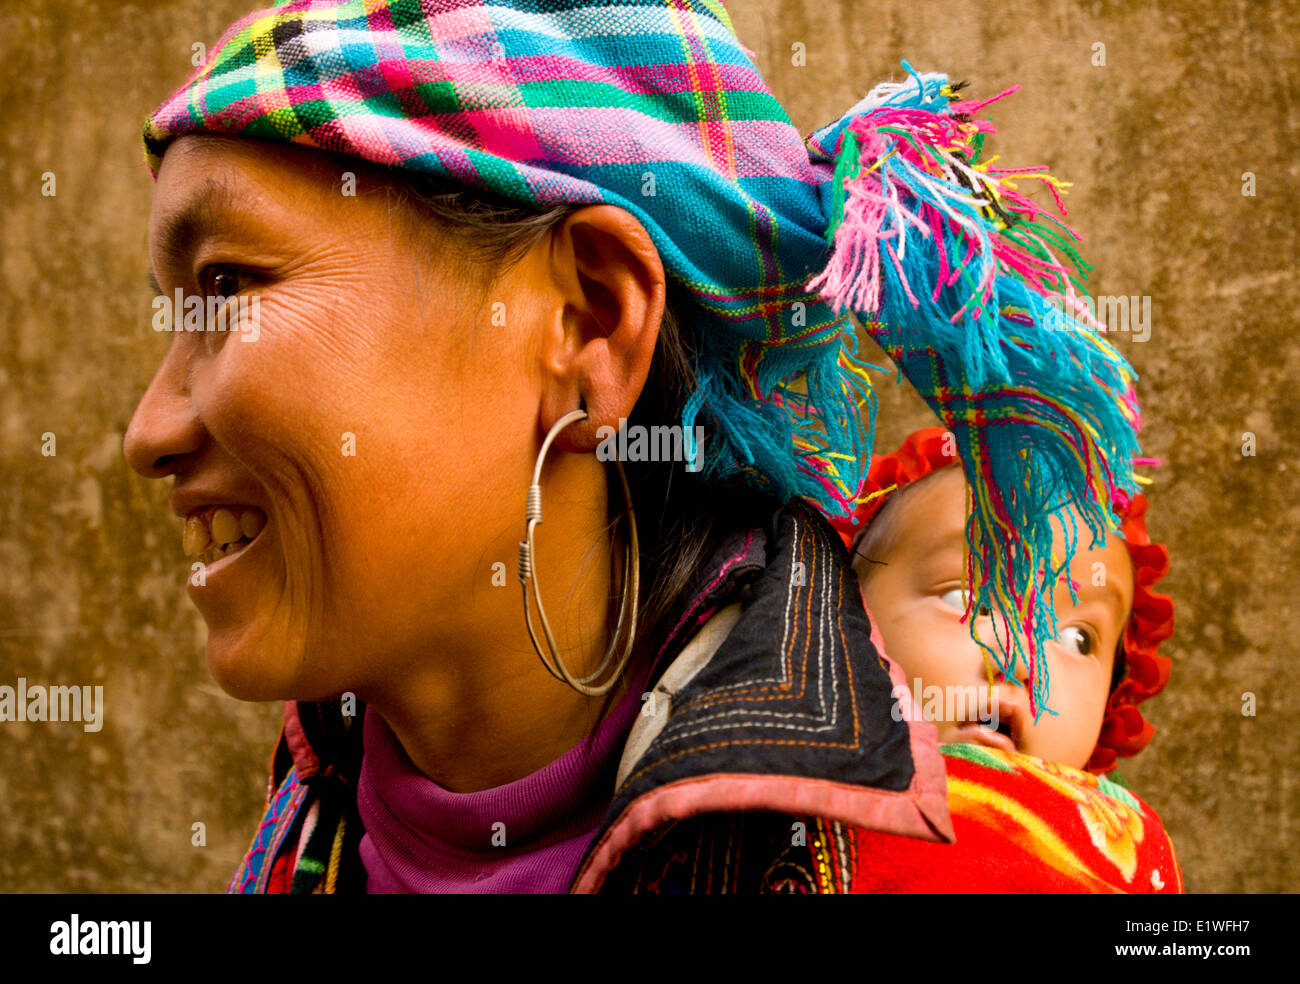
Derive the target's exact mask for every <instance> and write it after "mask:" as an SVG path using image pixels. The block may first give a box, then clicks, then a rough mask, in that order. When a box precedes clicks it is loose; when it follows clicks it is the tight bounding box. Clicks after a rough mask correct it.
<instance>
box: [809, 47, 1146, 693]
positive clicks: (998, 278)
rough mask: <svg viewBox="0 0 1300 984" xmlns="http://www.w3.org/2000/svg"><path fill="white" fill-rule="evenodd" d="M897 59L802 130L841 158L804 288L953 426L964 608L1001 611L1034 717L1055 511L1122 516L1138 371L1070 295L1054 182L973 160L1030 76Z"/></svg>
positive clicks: (1049, 626)
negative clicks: (987, 81) (942, 70)
mask: <svg viewBox="0 0 1300 984" xmlns="http://www.w3.org/2000/svg"><path fill="white" fill-rule="evenodd" d="M903 67H904V68H905V69H906V70H907V72H908V73H909V75H911V80H910V81H908V82H903V83H887V84H884V85H881V86H877V87H876V89H874V90H873V91H872V93H871V94H870V95H868V97H867V98H866V99H864V100H863V101H862V102H861V103H859V104H858V106H856V107H854V109H853V110H851V111H850V112H849V113H848V114H846V116H845V117H843V118H842V119H841V120H839V121H838V122H837V123H835V124H832V125H831V126H829V127H826V128H824V129H822V130H820V131H818V132H816V133H814V134H813V135H812V136H811V137H810V138H809V146H810V149H811V150H812V151H813V154H814V159H817V156H818V155H819V154H820V155H822V156H823V159H824V160H827V161H833V163H834V177H833V179H832V181H831V182H830V186H829V188H828V189H827V194H828V196H829V202H828V213H829V220H830V221H829V228H828V231H827V239H828V242H829V243H830V244H831V246H832V248H833V252H832V255H831V259H830V262H829V264H828V265H827V267H826V268H825V270H824V271H822V272H821V273H820V274H819V275H818V276H816V277H814V278H813V280H812V281H810V282H809V283H808V285H807V287H808V289H809V290H817V291H819V292H820V293H821V295H822V296H823V297H824V298H825V299H826V300H827V301H828V302H829V303H830V304H831V305H832V307H833V308H834V309H835V310H836V311H837V312H843V311H852V312H853V313H854V314H856V315H857V316H858V317H859V318H860V319H861V320H862V322H863V323H864V326H865V327H866V329H867V331H868V332H869V333H870V334H871V335H872V337H873V338H874V339H875V340H876V341H877V342H878V343H879V344H880V346H881V348H883V349H884V351H885V352H886V353H887V354H888V355H889V356H890V358H891V359H893V361H894V363H895V365H896V366H897V367H898V369H899V371H900V373H901V375H902V376H905V377H906V378H907V379H908V380H909V381H910V382H911V383H912V384H913V385H914V386H915V387H916V389H917V390H918V391H919V392H920V394H921V395H922V397H924V398H925V400H926V402H927V403H928V404H929V406H930V407H931V409H932V410H933V411H934V412H935V413H936V414H937V415H938V416H939V418H940V419H941V420H942V421H943V423H944V425H945V426H946V427H947V428H948V429H949V430H950V431H951V432H952V433H953V435H954V438H955V444H956V448H957V453H958V455H959V457H960V459H961V462H962V467H963V469H964V471H965V474H966V478H967V480H968V482H969V484H970V486H971V490H972V502H971V513H970V517H969V521H968V524H967V529H966V537H967V543H968V546H969V560H968V567H967V577H968V579H969V583H970V584H971V585H972V586H973V588H972V590H971V591H970V593H969V596H968V607H967V611H966V617H967V618H969V617H970V615H971V613H972V612H977V611H979V610H980V608H987V609H988V610H989V611H990V612H991V613H994V620H993V621H994V626H995V636H996V639H995V640H994V641H995V642H996V643H997V645H996V646H991V645H989V641H988V640H983V639H980V638H979V637H978V635H977V634H976V631H975V624H974V621H973V620H972V623H971V633H972V637H974V638H975V639H976V641H977V642H978V643H979V644H980V645H981V647H982V648H983V649H984V650H985V652H987V653H988V654H989V655H990V657H991V658H992V660H993V661H994V663H996V665H997V666H998V668H999V669H1000V670H1001V671H1002V672H1003V673H1005V674H1007V676H1008V677H1010V678H1012V679H1014V678H1015V670H1016V667H1017V666H1018V665H1019V664H1020V661H1021V660H1024V661H1025V664H1026V665H1027V666H1028V668H1029V679H1030V689H1031V695H1032V696H1031V707H1033V710H1034V714H1035V718H1036V719H1037V716H1038V715H1039V714H1040V713H1043V712H1044V711H1045V712H1047V713H1054V712H1052V711H1051V709H1050V708H1049V707H1047V701H1048V699H1049V694H1050V689H1049V680H1048V675H1047V672H1046V667H1045V665H1044V664H1043V662H1042V660H1041V659H1040V658H1039V655H1040V654H1041V653H1042V651H1043V646H1044V644H1045V643H1046V642H1047V641H1049V640H1051V639H1053V638H1055V636H1056V635H1057V631H1058V630H1057V625H1056V617H1055V611H1054V604H1053V599H1054V595H1055V587H1056V585H1057V584H1058V582H1059V580H1060V578H1061V577H1062V576H1063V574H1064V572H1066V571H1067V570H1068V566H1069V563H1070V559H1071V557H1072V556H1073V555H1074V552H1075V550H1076V548H1077V546H1078V532H1079V531H1078V530H1077V529H1075V528H1074V524H1072V523H1070V524H1067V527H1066V529H1065V545H1066V550H1065V555H1064V556H1063V557H1054V556H1053V552H1052V545H1053V529H1052V522H1051V517H1052V516H1053V514H1054V513H1057V512H1059V511H1060V510H1061V509H1062V508H1064V507H1067V506H1074V507H1075V508H1077V509H1078V511H1079V513H1080V515H1081V517H1082V519H1083V522H1084V524H1085V525H1086V526H1087V527H1088V529H1089V531H1090V533H1091V534H1092V536H1093V538H1094V540H1095V539H1096V538H1098V537H1100V536H1103V535H1104V534H1105V532H1106V531H1113V530H1116V529H1117V523H1116V520H1115V518H1114V515H1113V513H1112V511H1111V509H1110V503H1111V501H1112V496H1113V495H1114V494H1115V493H1116V491H1117V490H1118V491H1121V492H1135V491H1136V490H1137V486H1136V483H1135V481H1134V478H1133V459H1134V457H1135V456H1136V455H1137V454H1138V453H1139V451H1138V443H1137V430H1138V427H1139V426H1140V419H1139V417H1138V410H1137V401H1136V397H1135V395H1134V392H1133V385H1132V384H1133V380H1134V379H1135V378H1136V376H1135V374H1134V373H1133V370H1132V369H1131V368H1130V366H1129V365H1128V363H1127V362H1126V361H1125V360H1124V359H1123V357H1121V356H1120V355H1119V353H1118V352H1116V351H1115V350H1114V349H1113V348H1112V347H1111V346H1110V344H1109V343H1108V342H1107V341H1106V340H1105V339H1104V338H1103V337H1102V335H1101V332H1103V331H1104V330H1105V329H1104V327H1102V326H1101V325H1099V324H1098V323H1097V322H1096V320H1095V318H1093V317H1092V315H1091V313H1090V311H1089V310H1088V308H1087V306H1086V305H1084V304H1083V303H1082V302H1081V301H1080V300H1078V299H1077V298H1076V289H1077V292H1078V293H1082V292H1083V291H1082V283H1081V280H1080V279H1079V278H1080V277H1081V278H1083V279H1086V270H1087V269H1091V268H1090V267H1087V265H1086V264H1085V263H1084V262H1083V260H1082V259H1081V257H1080V256H1079V254H1078V252H1077V250H1076V248H1075V243H1077V242H1078V236H1077V235H1075V233H1074V231H1073V230H1072V229H1070V227H1069V226H1067V225H1065V224H1064V223H1062V222H1060V221H1059V220H1057V219H1056V218H1054V217H1053V216H1051V215H1050V214H1048V213H1047V212H1045V211H1044V210H1042V209H1040V208H1039V206H1038V205H1037V204H1036V203H1035V202H1033V201H1032V200H1031V199H1029V198H1028V197H1027V196H1025V195H1024V194H1022V193H1020V192H1019V191H1017V190H1016V186H1015V181H1016V179H1024V180H1035V181H1041V182H1042V183H1043V184H1044V185H1046V186H1047V187H1048V188H1049V189H1050V191H1051V193H1052V196H1053V199H1054V201H1055V204H1056V206H1057V208H1058V209H1059V210H1060V213H1061V215H1062V216H1064V215H1065V214H1066V211H1065V208H1064V206H1063V205H1062V204H1061V199H1060V194H1061V192H1062V190H1063V185H1062V183H1061V182H1059V181H1057V180H1056V179H1055V178H1053V177H1052V176H1050V175H1048V174H1047V173H1046V169H1045V168H1041V167H1039V168H1020V169H996V168H993V167H991V165H992V164H993V162H994V161H995V160H996V158H993V159H992V160H989V161H987V162H984V163H979V162H978V158H979V154H980V151H981V149H982V145H983V142H984V138H985V136H986V135H987V134H990V133H995V132H996V130H995V128H994V127H993V125H992V123H991V122H988V121H981V120H976V119H973V118H972V114H973V113H975V112H977V111H978V110H979V109H981V108H982V107H983V106H985V105H987V104H988V103H990V102H993V101H995V100H997V99H1000V98H1002V97H1003V96H1005V95H1008V94H1009V93H1011V92H1014V91H1015V90H1016V89H1017V88H1019V87H1018V86H1016V87H1013V88H1011V89H1008V90H1006V91H1005V92H1002V93H1000V94H998V95H997V96H994V97H993V98H991V99H987V100H984V101H983V102H974V101H966V102H957V101H955V100H954V96H955V95H956V93H957V90H958V89H959V88H960V87H961V85H960V84H958V85H956V86H953V85H950V84H949V83H948V79H947V77H946V76H944V75H941V74H938V73H926V74H925V75H919V74H918V73H916V71H915V70H914V69H913V68H912V66H911V65H909V64H908V63H907V62H906V61H905V62H903ZM1058 254H1064V256H1065V257H1066V258H1067V259H1068V260H1069V261H1070V263H1071V264H1072V265H1073V266H1074V267H1075V269H1076V270H1077V275H1076V274H1075V273H1072V272H1071V270H1070V269H1069V268H1067V267H1066V266H1065V265H1064V264H1063V263H1062V262H1061V261H1060V260H1059V259H1058V258H1057V255H1058ZM1067 581H1068V578H1067ZM1071 593H1073V586H1072V585H1071ZM1021 626H1023V627H1024V628H1023V631H1021V630H1020V629H1019V627H1021ZM1013 627H1016V629H1015V630H1013ZM1004 653H1005V654H1006V655H1005V656H1004Z"/></svg>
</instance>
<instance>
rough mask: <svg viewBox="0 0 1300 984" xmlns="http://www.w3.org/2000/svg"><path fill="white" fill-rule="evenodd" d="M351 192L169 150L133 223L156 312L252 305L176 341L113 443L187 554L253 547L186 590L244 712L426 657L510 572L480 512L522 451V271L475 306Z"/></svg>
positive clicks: (447, 273) (315, 157)
mask: <svg viewBox="0 0 1300 984" xmlns="http://www.w3.org/2000/svg"><path fill="white" fill-rule="evenodd" d="M346 188H347V185H346V183H345V181H344V174H343V173H342V172H341V171H340V170H338V165H336V164H334V163H333V162H332V161H331V160H330V159H329V158H328V157H325V156H324V155H320V154H316V153H314V152H311V151H309V150H305V149H302V148H296V147H290V146H279V145H274V144H270V143H262V142H255V141H246V140H232V139H225V138H218V137H206V136H205V137H186V138H182V139H180V140H178V141H176V142H175V143H174V144H173V145H172V146H171V147H170V148H169V149H168V151H167V154H166V156H165V158H164V160H163V163H162V167H161V170H160V171H159V174H158V182H157V188H156V193H155V197H154V202H153V208H152V212H151V215H150V222H149V250H150V257H151V260H152V264H153V270H154V274H155V276H156V277H157V280H158V283H159V285H160V287H161V292H162V294H163V295H165V296H167V297H169V298H174V296H175V293H176V291H177V290H180V291H181V292H182V294H183V296H184V297H186V298H188V297H190V296H191V295H199V296H201V297H205V298H206V297H207V296H211V295H219V296H222V297H234V298H237V300H240V301H244V302H246V306H245V311H246V313H247V312H248V311H249V310H250V309H251V299H252V298H254V297H255V298H256V299H257V308H256V314H257V323H256V326H255V327H256V330H255V331H254V330H252V326H251V325H245V326H241V330H240V331H226V332H214V331H197V332H190V331H185V332H180V331H178V332H176V333H174V334H172V335H171V336H170V348H169V350H168V352H167V354H166V356H165V358H164V360H163V362H162V365H161V366H160V368H159V369H158V372H157V375H156V376H155V377H154V379H153V382H152V383H151V385H150V387H149V389H148V391H147V392H146V394H145V395H144V397H143V398H142V400H141V401H140V405H139V407H138V408H137V409H136V412H135V416H134V418H133V420H132V421H131V425H130V428H129V430H128V432H127V436H126V442H125V449H126V453H127V457H128V459H129V461H130V463H131V465H132V466H133V467H134V468H135V469H136V470H137V471H139V472H140V473H141V474H143V475H146V476H149V477H163V476H166V475H174V476H175V487H174V490H173V492H172V497H171V502H172V507H173V510H174V511H175V512H176V513H177V514H178V515H180V516H181V517H191V516H193V517H194V518H193V519H192V520H191V521H190V524H189V525H190V527H191V529H190V530H189V533H188V536H189V539H190V543H189V544H188V546H189V547H190V548H191V549H198V548H199V546H200V545H201V544H202V543H203V542H204V541H205V540H206V538H207V537H208V536H210V535H212V533H213V532H215V533H216V534H217V535H218V536H219V538H221V539H228V538H231V537H232V536H233V534H234V533H235V532H236V531H238V532H239V534H240V535H241V536H243V537H244V539H247V536H246V534H247V533H248V532H249V531H254V532H256V536H255V538H253V539H252V540H251V542H249V543H248V544H247V545H245V546H243V547H242V548H237V549H236V550H235V551H234V552H231V553H230V554H229V555H227V556H224V557H221V558H220V559H216V560H215V561H213V562H209V563H206V564H205V567H204V570H203V571H202V572H201V573H202V577H201V578H200V577H199V576H198V575H190V578H189V582H190V583H189V587H188V590H189V593H190V595H191V597H192V598H193V600H194V602H195V604H196V605H197V607H198V608H199V610H200V612H201V613H202V615H203V617H204V619H205V620H206V621H207V624H208V628H209V639H208V662H209V664H210V666H211V668H212V671H213V673H214V676H215V677H216V678H217V680H218V682H219V683H220V684H221V685H222V686H223V687H224V688H225V689H226V690H227V691H228V692H230V693H232V694H234V695H235V696H238V697H242V698H244V699H249V700H265V699H288V698H294V699H304V700H308V699H323V698H324V697H327V696H332V695H335V694H338V693H341V692H343V691H345V690H362V689H364V688H365V686H366V685H367V684H368V683H369V682H372V681H373V680H374V679H375V678H376V676H377V674H379V673H381V672H389V671H391V670H392V669H393V661H394V660H395V659H397V660H400V659H403V658H408V657H409V658H417V654H419V653H420V652H421V651H427V645H428V640H429V639H430V637H431V636H433V635H436V634H437V633H438V632H439V630H440V625H442V624H443V623H450V622H454V620H455V613H456V612H457V611H458V610H460V609H461V608H462V607H463V606H465V605H466V604H468V603H470V601H471V599H470V598H469V597H468V596H467V591H468V590H469V589H468V588H467V585H471V584H478V583H479V581H480V580H482V583H483V586H484V587H485V589H487V590H491V588H490V586H489V585H490V582H489V581H488V580H487V578H486V575H485V577H484V578H482V579H480V578H479V577H477V574H476V572H477V571H478V569H479V568H480V567H483V566H484V565H486V564H490V563H492V562H495V561H498V560H499V561H506V562H508V561H510V560H511V558H510V556H509V555H508V554H506V553H504V552H503V553H502V555H501V556H499V557H498V556H496V555H495V553H494V551H495V549H496V546H497V545H498V544H501V543H507V544H508V543H509V542H510V541H511V539H512V538H513V539H517V538H518V530H517V529H516V528H515V527H516V526H518V525H519V523H518V520H519V517H517V516H516V510H511V509H502V508H498V506H497V504H499V503H501V502H503V501H510V502H513V501H514V499H516V498H519V497H520V496H521V494H522V491H521V490H522V489H524V488H526V486H527V482H528V468H529V466H530V464H531V461H532V455H533V453H534V451H535V446H536V445H535V431H536V426H537V406H538V393H539V384H538V381H537V378H536V377H537V374H536V372H534V371H530V368H529V367H530V365H532V364H534V362H535V360H531V361H530V358H529V352H528V351H527V347H528V346H529V344H530V342H529V336H528V334H527V333H526V332H516V331H511V330H509V329H508V328H505V327H501V326H500V325H499V322H500V320H501V319H500V318H499V317H498V318H497V319H496V321H495V322H494V317H493V316H494V314H495V315H499V314H500V313H501V312H503V311H504V312H509V318H508V320H507V321H506V324H508V325H516V324H521V323H523V324H526V323H528V319H529V318H530V317H532V314H531V313H530V310H529V305H530V304H531V303H533V302H532V301H530V297H532V296H533V293H532V292H530V291H529V290H528V289H527V284H526V283H525V281H526V278H527V276H528V273H527V270H526V269H525V270H524V271H523V272H522V273H520V274H519V275H518V276H514V275H508V276H506V277H504V278H503V279H502V280H501V281H500V282H498V283H496V284H495V285H492V286H490V287H489V286H488V284H487V282H486V281H485V280H482V279H477V278H478V277H479V275H478V274H477V273H476V272H475V269H474V268H472V267H470V265H469V264H468V263H466V262H461V261H460V260H458V259H457V257H456V254H455V252H454V245H452V241H450V240H449V241H448V244H447V251H446V253H445V254H444V261H443V262H436V261H434V262H431V261H430V259H429V251H428V250H421V249H420V248H418V247H413V243H412V239H411V235H410V231H409V226H408V223H407V222H405V221H404V216H403V213H401V212H400V210H399V209H398V207H397V206H395V205H391V204H390V198H389V195H387V194H386V193H384V191H383V188H382V186H381V185H380V184H379V183H378V179H374V180H372V181H370V182H369V183H368V182H367V178H366V176H365V174H358V175H357V176H356V194H355V195H348V194H344V191H345V189H346ZM435 245H437V244H436V243H435ZM435 252H436V251H435ZM495 302H500V303H501V304H503V305H505V306H504V308H499V307H497V306H496V304H495ZM175 321H176V324H178V325H179V324H180V322H181V318H180V316H179V315H177V316H176V319H175ZM486 367H491V368H490V370H489V369H487V368H486ZM216 506H225V507H227V511H228V513H229V515H228V516H221V517H219V518H216V519H214V516H215V515H216V514H215V513H214V507H216ZM244 514H247V515H244ZM263 520H264V525H261V524H262V522H263ZM232 521H233V523H234V525H232ZM259 525H261V528H260V530H258V527H259ZM214 526H215V527H217V529H216V530H213V527H214ZM209 549H210V548H209ZM208 559H209V560H211V556H210V555H209V557H208ZM194 561H195V558H194V557H190V558H188V559H187V560H186V561H185V565H186V570H187V571H188V569H189V565H190V564H191V563H193V562H194ZM178 573H179V572H178ZM431 574H432V575H433V576H430V575H431ZM444 641H445V640H444Z"/></svg>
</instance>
